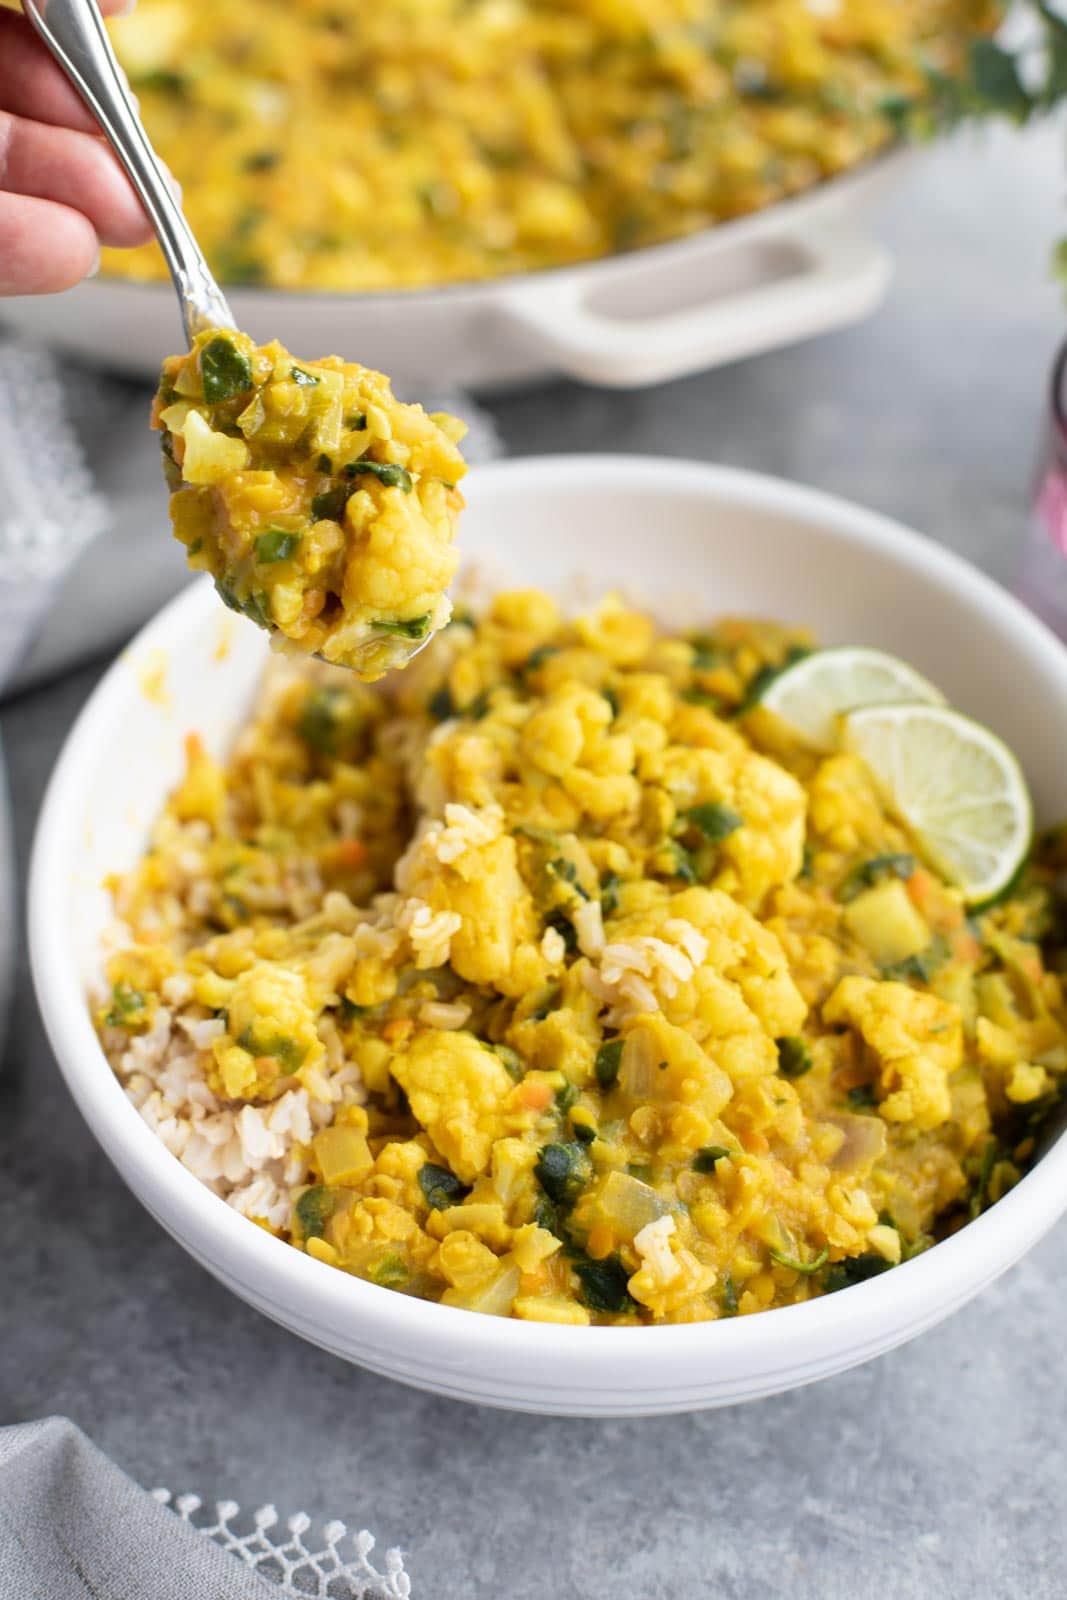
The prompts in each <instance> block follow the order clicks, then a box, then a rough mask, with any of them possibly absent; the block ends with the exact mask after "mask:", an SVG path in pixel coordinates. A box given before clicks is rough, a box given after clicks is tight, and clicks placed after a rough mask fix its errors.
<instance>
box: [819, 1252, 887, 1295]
mask: <svg viewBox="0 0 1067 1600" xmlns="http://www.w3.org/2000/svg"><path fill="white" fill-rule="evenodd" d="M890 1265H891V1263H890V1262H888V1261H887V1260H886V1259H885V1257H884V1256H880V1255H876V1254H875V1253H874V1252H873V1251H871V1252H870V1253H868V1254H866V1255H862V1256H849V1257H848V1258H847V1259H846V1260H845V1261H837V1262H835V1263H834V1265H833V1266H832V1267H831V1268H830V1270H829V1272H828V1273H827V1274H826V1277H825V1278H824V1279H823V1289H824V1290H825V1291H826V1293H827V1294H836V1293H837V1291H838V1289H848V1288H850V1287H851V1286H852V1284H854V1283H866V1281H867V1279H868V1278H877V1277H878V1275H879V1273H882V1272H887V1271H888V1270H889V1267H890Z"/></svg>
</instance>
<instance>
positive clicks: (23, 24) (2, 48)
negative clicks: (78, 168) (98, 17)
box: [0, 0, 125, 133]
mask: <svg viewBox="0 0 1067 1600" xmlns="http://www.w3.org/2000/svg"><path fill="white" fill-rule="evenodd" d="M102 9H103V10H104V11H107V12H110V13H112V14H115V13H118V12H120V11H122V10H124V9H125V7H124V4H123V0H110V4H105V5H104V6H103V7H102ZM0 107H3V108H4V110H6V111H13V112H14V113H15V114H16V116H20V117H33V118H34V120H35V121H37V122H52V123H55V124H56V125H57V126H58V127H63V128H80V129H81V130H82V131H83V132H84V133H96V132H97V131H98V129H97V126H96V123H95V122H94V120H93V118H92V116H91V115H90V113H89V111H88V110H87V108H86V106H85V103H84V101H83V100H82V98H81V96H80V95H79V93H78V91H77V90H76V89H75V88H74V87H73V85H72V84H71V83H70V82H68V80H67V79H66V78H65V77H64V75H63V73H62V72H61V71H60V69H59V67H58V66H57V65H56V63H55V62H54V61H53V60H52V57H51V56H50V55H49V54H48V51H47V50H46V49H45V47H44V45H43V44H42V43H41V41H40V40H39V39H38V38H37V35H36V34H35V33H34V31H33V29H32V28H31V27H30V24H29V23H28V22H27V21H26V19H25V17H22V16H19V15H18V14H17V13H16V12H14V11H9V10H8V9H7V8H6V7H5V6H0Z"/></svg>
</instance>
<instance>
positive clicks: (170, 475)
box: [152, 330, 466, 679]
mask: <svg viewBox="0 0 1067 1600" xmlns="http://www.w3.org/2000/svg"><path fill="white" fill-rule="evenodd" d="M152 423H153V426H154V427H156V428H159V429H161V430H162V433H163V453H164V465H165V469H166V473H167V479H168V483H169V485H170V488H171V491H172V493H171V501H170V508H171V519H172V522H173V525H174V532H175V535H176V537H177V538H178V539H179V540H180V541H181V543H182V544H184V545H185V547H186V550H187V552H188V559H189V565H190V566H191V567H193V568H195V569H197V570H200V571H205V572H209V573H210V574H211V576H212V577H213V578H214V580H215V587H216V589H217V590H218V592H219V595H220V597H221V598H222V599H223V600H224V601H225V603H226V604H227V605H228V606H230V607H231V608H232V609H233V610H235V611H240V612H242V613H243V614H244V615H245V616H248V617H250V618H251V619H252V620H253V621H254V622H256V623H258V624H259V625H260V626H261V627H264V628H267V629H269V630H270V631H271V632H272V634H273V635H274V636H275V640H276V642H278V643H279V644H280V645H281V646H282V647H283V648H288V649H290V650H292V651H295V652H301V653H306V654H315V655H320V656H322V658H323V659H324V660H326V661H331V662H335V663H337V664H339V665H342V666H346V667H350V668H352V669H354V670H355V671H357V672H358V674H359V676H360V677H363V678H367V679H373V678H378V677H381V675H382V674H383V673H384V672H386V671H388V670H389V668H390V667H392V666H397V665H402V664H403V662H404V661H405V660H406V659H407V657H408V655H409V654H410V652H411V649H412V646H413V643H417V642H418V641H421V640H425V639H427V638H428V637H429V636H430V634H432V633H434V632H436V630H437V629H438V628H440V627H441V626H443V624H444V623H445V622H447V620H448V617H449V615H450V612H451V606H450V602H449V601H448V599H447V598H446V596H445V590H446V589H447V587H448V585H449V583H450V582H451V580H452V576H453V574H454V572H455V568H456V562H457V559H458V558H457V555H456V551H455V549H454V548H453V544H452V539H453V534H454V531H455V521H456V517H457V515H458V513H459V511H460V509H461V507H462V505H463V498H462V496H461V495H460V493H459V492H458V490H457V488H456V485H457V483H458V481H459V480H460V478H461V477H462V476H463V474H464V472H465V471H466V467H465V464H464V461H463V458H462V456H461V455H460V453H459V450H458V448H457V444H458V441H459V440H460V439H461V438H462V437H463V434H464V432H465V429H464V427H463V424H462V423H460V422H457V421H456V419H455V418H454V417H448V416H445V415H443V414H437V415H433V416H430V415H427V413H426V412H425V411H423V409H422V407H421V406H417V405H403V404H401V403H400V402H399V401H398V400H396V399H395V397H394V396H393V393H392V390H391V388H390V386H389V381H388V379H386V378H384V377H383V376H382V375H381V374H380V373H377V372H371V371H369V370H368V369H367V368H366V367H361V366H357V365H355V364H354V363H351V362H344V361H342V360H341V359H340V357H338V356H328V357H327V358H326V359H325V360H321V361H299V362H298V361H296V360H294V358H293V357H292V356H291V355H290V354H289V353H288V351H286V350H284V349H283V348H282V346H281V345H280V344H278V343H277V342H275V343H272V344H269V345H263V346H261V347H257V346H256V345H255V344H254V343H253V342H252V340H251V339H249V338H248V336H247V335H246V334H243V333H237V332H235V331H230V330H226V331H219V330H209V331H206V332H204V333H201V334H199V335H198V336H197V338H196V340H195V341H194V344H193V347H192V349H191V350H190V351H189V352H188V353H187V354H186V355H183V356H172V357H170V358H169V360H167V361H166V362H165V364H164V367H163V373H162V376H161V378H160V385H159V390H158V392H157V395H156V400H155V404H154V407H153V412H152Z"/></svg>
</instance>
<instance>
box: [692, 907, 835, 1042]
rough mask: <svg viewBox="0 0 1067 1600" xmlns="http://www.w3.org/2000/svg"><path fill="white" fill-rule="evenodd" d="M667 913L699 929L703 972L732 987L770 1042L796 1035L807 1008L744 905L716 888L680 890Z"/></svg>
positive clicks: (770, 939) (768, 936) (776, 948)
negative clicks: (705, 946) (703, 942)
mask: <svg viewBox="0 0 1067 1600" xmlns="http://www.w3.org/2000/svg"><path fill="white" fill-rule="evenodd" d="M670 914H671V916H672V917H679V918H682V919H683V920H685V921H688V922H691V923H692V924H693V925H694V927H696V928H698V929H699V930H700V932H701V933H702V934H703V935H704V937H705V938H706V939H707V941H708V949H707V954H706V956H705V957H704V962H703V968H704V970H710V971H712V972H714V973H717V974H719V975H721V977H723V978H725V979H727V980H728V981H729V982H730V983H732V984H736V986H737V988H738V989H740V991H741V994H742V996H743V997H744V1001H745V1004H746V1006H747V1007H748V1008H749V1010H750V1011H751V1012H752V1013H753V1015H754V1016H755V1017H756V1018H757V1019H758V1021H759V1023H760V1024H761V1026H762V1027H763V1029H764V1031H765V1032H766V1034H767V1035H768V1037H769V1038H770V1039H780V1038H782V1037H784V1036H785V1035H786V1034H791V1033H799V1032H800V1030H801V1027H802V1026H803V1023H804V1018H805V1017H806V1015H807V1006H806V1005H805V1004H804V1001H803V999H802V997H801V994H800V991H799V990H798V988H797V986H796V984H795V983H794V982H793V979H792V978H791V977H790V974H789V963H788V961H787V960H786V957H785V954H784V952H783V950H782V946H781V944H780V943H779V942H778V940H777V938H776V937H775V935H774V934H773V933H771V932H770V931H769V929H767V928H765V927H763V925H762V924H761V923H759V922H757V921H756V919H755V917H754V916H752V915H751V913H750V912H748V911H746V910H745V908H744V906H740V905H738V903H737V901H736V900H732V899H731V898H730V896H729V895H728V894H724V893H722V892H721V891H720V890H718V889H685V890H683V891H682V893H681V894H677V895H674V896H673V897H672V899H671V902H670Z"/></svg>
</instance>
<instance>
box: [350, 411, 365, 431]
mask: <svg viewBox="0 0 1067 1600" xmlns="http://www.w3.org/2000/svg"><path fill="white" fill-rule="evenodd" d="M366 426H367V413H366V412H365V411H350V412H349V414H348V416H347V417H346V418H345V427H346V428H351V430H352V432H353V433H362V431H363V429H364V428H365V427H366Z"/></svg>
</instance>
